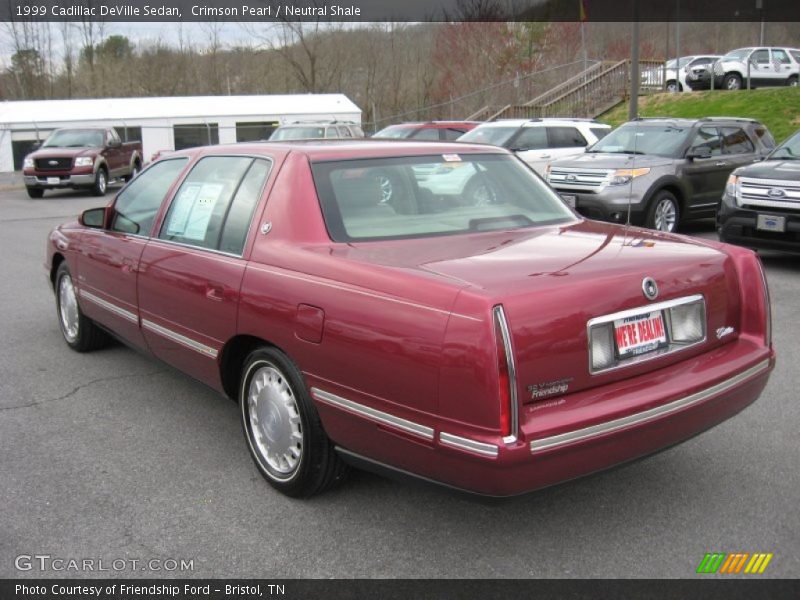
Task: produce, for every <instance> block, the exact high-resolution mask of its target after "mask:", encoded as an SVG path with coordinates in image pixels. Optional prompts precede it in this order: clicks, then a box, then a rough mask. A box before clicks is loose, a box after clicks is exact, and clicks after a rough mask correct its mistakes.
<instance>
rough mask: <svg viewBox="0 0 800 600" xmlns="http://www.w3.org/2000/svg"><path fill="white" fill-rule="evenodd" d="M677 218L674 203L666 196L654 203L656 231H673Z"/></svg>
mask: <svg viewBox="0 0 800 600" xmlns="http://www.w3.org/2000/svg"><path fill="white" fill-rule="evenodd" d="M677 220H678V213H677V211H676V210H675V204H673V202H672V200H670V199H668V198H662V199H661V200H659V202H658V204H657V205H656V210H655V218H654V221H655V226H656V229H657V230H658V231H667V232H672V231H675V225H676V222H677Z"/></svg>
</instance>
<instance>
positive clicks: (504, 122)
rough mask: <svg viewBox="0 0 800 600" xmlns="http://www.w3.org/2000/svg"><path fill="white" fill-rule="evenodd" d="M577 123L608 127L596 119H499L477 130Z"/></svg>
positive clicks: (482, 125)
mask: <svg viewBox="0 0 800 600" xmlns="http://www.w3.org/2000/svg"><path fill="white" fill-rule="evenodd" d="M576 123H584V124H586V125H589V126H590V127H608V128H609V129H610V128H611V126H610V125H606V124H605V123H600V122H598V121H595V120H594V119H579V118H570V117H564V118H559V117H544V118H534V119H498V120H497V121H488V122H486V123H481V124H480V125H478V127H476V129H478V128H481V129H484V128H488V127H538V126H542V125H575V124H576Z"/></svg>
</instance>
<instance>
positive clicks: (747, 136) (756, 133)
mask: <svg viewBox="0 0 800 600" xmlns="http://www.w3.org/2000/svg"><path fill="white" fill-rule="evenodd" d="M774 147H775V141H774V140H773V138H772V135H771V134H770V133H769V131H768V130H767V128H766V127H765V126H764V125H762V124H761V123H759V122H758V121H755V120H752V119H738V118H728V117H708V118H705V119H668V118H658V119H637V120H635V121H630V122H628V123H625V124H624V125H621V126H620V127H618V128H617V129H615V130H614V131H612V132H611V133H610V134H608V135H607V136H606V137H604V138H603V139H602V140H600V141H599V142H597V143H596V144H595V145H594V146H592V147H591V148H588V149H587V151H586V153H585V154H583V155H581V156H578V157H575V158H570V159H564V160H558V161H555V162H553V163H551V164H550V165H549V166H548V171H547V179H548V181H549V182H550V185H552V186H553V187H554V188H555V189H556V190H557V191H558V192H559V193H560V194H561V196H562V197H563V198H564V201H565V202H567V203H568V204H569V205H570V206H573V207H574V208H575V209H576V210H577V211H578V212H579V213H581V214H583V215H585V216H587V217H589V218H592V219H599V220H602V221H611V222H613V223H624V222H627V221H628V218H629V217H630V222H631V223H634V224H636V225H644V226H645V227H649V228H651V229H658V230H661V231H675V230H676V229H677V227H678V224H679V223H680V221H681V220H683V219H694V218H702V217H712V216H714V214H715V212H716V208H717V204H718V203H719V197H720V195H721V194H722V190H723V189H724V188H725V181H726V179H727V177H728V175H729V174H730V173H731V171H733V170H734V169H735V168H737V167H740V166H742V165H746V164H750V163H752V162H753V161H754V160H757V159H759V158H761V157H763V156H766V155H767V154H768V153H769V152H770V151H771V150H772V149H773V148H774Z"/></svg>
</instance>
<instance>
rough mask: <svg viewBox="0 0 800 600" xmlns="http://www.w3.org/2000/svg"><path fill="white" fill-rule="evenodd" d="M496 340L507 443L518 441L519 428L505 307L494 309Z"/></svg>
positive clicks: (502, 420) (502, 430)
mask: <svg viewBox="0 0 800 600" xmlns="http://www.w3.org/2000/svg"><path fill="white" fill-rule="evenodd" d="M492 312H493V313H494V338H495V345H496V347H497V372H498V378H497V386H498V388H497V391H498V394H497V395H498V398H499V400H500V406H499V411H500V433H501V435H502V436H503V438H504V439H505V441H506V442H507V443H510V442H513V441H515V440H516V436H517V428H518V412H517V382H516V372H515V369H514V357H513V354H512V350H511V335H510V333H509V330H508V322H507V321H506V315H505V312H504V311H503V307H502V306H500V305H497V306H495V307H494V309H493V311H492Z"/></svg>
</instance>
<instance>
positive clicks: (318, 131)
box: [269, 127, 325, 142]
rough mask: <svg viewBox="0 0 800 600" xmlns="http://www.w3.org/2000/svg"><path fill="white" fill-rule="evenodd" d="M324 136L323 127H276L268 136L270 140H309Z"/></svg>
mask: <svg viewBox="0 0 800 600" xmlns="http://www.w3.org/2000/svg"><path fill="white" fill-rule="evenodd" d="M324 137H325V127H278V129H276V130H275V131H274V132H273V133H272V135H271V136H270V138H269V139H270V141H272V142H275V141H278V142H279V141H282V140H309V139H320V138H324Z"/></svg>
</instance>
